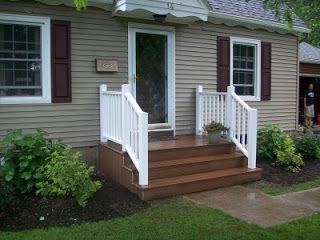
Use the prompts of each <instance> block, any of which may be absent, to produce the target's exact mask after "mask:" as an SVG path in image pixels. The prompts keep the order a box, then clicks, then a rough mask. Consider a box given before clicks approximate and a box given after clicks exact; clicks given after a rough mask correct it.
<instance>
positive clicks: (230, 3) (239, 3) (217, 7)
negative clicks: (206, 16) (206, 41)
mask: <svg viewBox="0 0 320 240" xmlns="http://www.w3.org/2000/svg"><path fill="white" fill-rule="evenodd" d="M208 2H209V4H210V6H211V8H212V12H216V13H221V14H226V15H233V16H239V17H245V18H251V19H256V20H262V21H267V22H270V23H282V24H284V21H281V20H279V19H278V18H277V17H276V16H275V15H274V14H273V13H272V11H270V10H266V9H264V7H263V1H262V0H250V1H249V2H247V1H246V0H208ZM293 25H294V26H295V27H302V28H307V25H306V24H305V23H304V21H302V20H300V19H295V20H294V22H293Z"/></svg>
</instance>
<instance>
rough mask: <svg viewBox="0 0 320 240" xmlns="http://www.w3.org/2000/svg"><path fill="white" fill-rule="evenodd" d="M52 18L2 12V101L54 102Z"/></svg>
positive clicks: (0, 44)
mask: <svg viewBox="0 0 320 240" xmlns="http://www.w3.org/2000/svg"><path fill="white" fill-rule="evenodd" d="M50 75H51V72H50V19H49V18H42V17H31V16H18V15H6V14H0V103H4V104H10V103H13V104H21V103H46V102H50V99H51V96H50V95H51V94H50V91H51V90H50Z"/></svg>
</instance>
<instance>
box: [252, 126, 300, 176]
mask: <svg viewBox="0 0 320 240" xmlns="http://www.w3.org/2000/svg"><path fill="white" fill-rule="evenodd" d="M258 154H259V156H260V158H261V159H263V160H271V161H273V164H274V165H275V166H280V167H283V168H285V169H286V170H288V171H290V172H299V171H300V170H301V167H302V166H303V165H304V162H303V160H302V158H301V155H300V154H299V153H297V151H296V148H295V144H294V142H293V140H292V138H291V137H290V136H289V135H287V134H286V133H284V132H283V131H282V130H281V129H280V128H279V127H278V126H276V125H267V126H266V127H264V128H262V129H260V130H259V131H258Z"/></svg>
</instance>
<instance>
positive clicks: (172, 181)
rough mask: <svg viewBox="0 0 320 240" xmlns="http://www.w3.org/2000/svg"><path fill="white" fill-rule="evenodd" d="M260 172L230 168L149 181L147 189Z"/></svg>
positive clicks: (257, 169)
mask: <svg viewBox="0 0 320 240" xmlns="http://www.w3.org/2000/svg"><path fill="white" fill-rule="evenodd" d="M259 171H262V170H261V169H259V168H256V169H254V170H250V169H248V168H246V167H242V168H230V169H223V170H218V171H212V172H205V173H197V174H190V175H184V176H177V177H171V178H163V179H154V180H150V181H149V184H148V187H147V189H152V188H160V187H164V186H170V185H179V184H185V183H191V182H197V181H205V180H209V179H217V178H221V177H232V176H235V175H241V174H246V173H254V172H259Z"/></svg>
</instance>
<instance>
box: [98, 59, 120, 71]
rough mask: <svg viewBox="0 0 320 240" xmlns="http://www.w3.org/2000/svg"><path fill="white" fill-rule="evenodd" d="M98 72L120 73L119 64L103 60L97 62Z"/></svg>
mask: <svg viewBox="0 0 320 240" xmlns="http://www.w3.org/2000/svg"><path fill="white" fill-rule="evenodd" d="M96 65H97V72H118V62H117V61H109V60H103V59H97V60H96Z"/></svg>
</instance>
